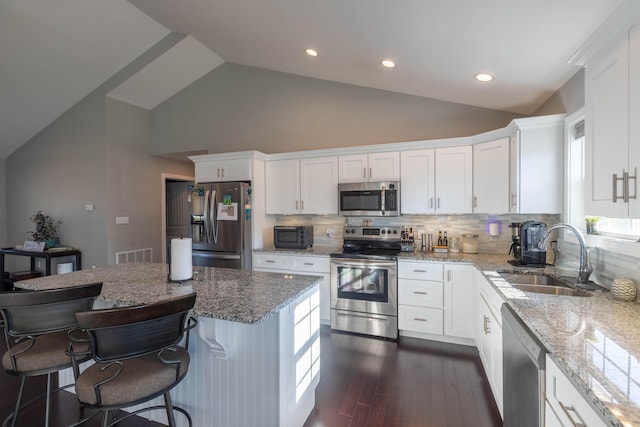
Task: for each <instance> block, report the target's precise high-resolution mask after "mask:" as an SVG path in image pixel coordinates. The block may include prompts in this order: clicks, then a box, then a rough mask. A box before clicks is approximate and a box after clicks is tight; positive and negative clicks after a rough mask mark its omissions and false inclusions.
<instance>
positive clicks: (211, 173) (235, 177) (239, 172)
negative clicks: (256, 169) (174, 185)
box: [195, 156, 252, 182]
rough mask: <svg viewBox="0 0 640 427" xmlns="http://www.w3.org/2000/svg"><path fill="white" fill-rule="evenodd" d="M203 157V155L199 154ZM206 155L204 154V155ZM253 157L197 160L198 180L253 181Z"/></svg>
mask: <svg viewBox="0 0 640 427" xmlns="http://www.w3.org/2000/svg"><path fill="white" fill-rule="evenodd" d="M198 157H201V156H198ZM202 157H204V156H202ZM251 163H252V160H251V159H248V158H247V159H225V158H220V159H216V158H215V157H211V158H209V159H208V160H204V161H200V160H199V161H196V162H195V170H196V181H197V182H228V181H251Z"/></svg>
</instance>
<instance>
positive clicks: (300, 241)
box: [273, 225, 313, 249]
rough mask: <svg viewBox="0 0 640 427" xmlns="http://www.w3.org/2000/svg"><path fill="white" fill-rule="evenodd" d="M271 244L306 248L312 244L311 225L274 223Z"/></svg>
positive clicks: (291, 247) (280, 246) (289, 247)
mask: <svg viewBox="0 0 640 427" xmlns="http://www.w3.org/2000/svg"><path fill="white" fill-rule="evenodd" d="M273 245H274V246H275V247H276V248H281V249H307V248H310V247H312V246H313V226H312V225H292V226H286V225H276V226H275V227H273Z"/></svg>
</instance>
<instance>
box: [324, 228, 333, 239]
mask: <svg viewBox="0 0 640 427" xmlns="http://www.w3.org/2000/svg"><path fill="white" fill-rule="evenodd" d="M325 234H326V235H327V237H328V238H329V239H330V238H331V234H333V233H332V230H331V229H330V228H327V231H326V232H325Z"/></svg>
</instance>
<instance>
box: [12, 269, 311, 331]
mask: <svg viewBox="0 0 640 427" xmlns="http://www.w3.org/2000/svg"><path fill="white" fill-rule="evenodd" d="M167 273H168V269H167V266H166V265H165V264H153V263H131V264H119V265H111V266H108V267H100V268H95V269H92V270H80V271H74V272H71V273H67V274H64V275H54V276H46V277H39V278H37V279H29V280H23V281H20V282H16V286H18V287H20V288H24V289H31V290H41V289H53V288H61V287H68V286H76V285H81V284H87V283H94V282H103V283H104V285H103V288H102V294H101V295H100V297H99V298H98V299H99V300H103V301H107V302H109V303H113V304H115V305H118V306H126V305H135V304H148V303H152V302H155V301H160V300H163V299H169V298H175V297H176V296H179V295H183V294H187V293H190V292H197V294H198V298H197V299H196V304H195V307H194V314H195V315H196V316H203V317H211V318H215V319H222V320H229V321H232V322H240V323H258V322H262V321H264V320H266V319H268V318H269V317H270V316H272V315H273V314H276V313H278V312H279V311H280V310H282V308H284V307H285V306H286V305H288V304H289V303H291V302H292V301H294V300H295V299H296V298H298V297H299V296H300V295H302V294H303V293H304V292H306V291H307V290H309V289H311V288H312V287H313V286H315V285H317V284H319V283H320V281H321V279H322V278H321V277H317V276H302V275H287V277H286V279H283V275H282V274H277V273H262V272H251V271H243V270H233V269H228V268H212V267H194V278H193V280H189V281H186V282H183V283H169V282H167Z"/></svg>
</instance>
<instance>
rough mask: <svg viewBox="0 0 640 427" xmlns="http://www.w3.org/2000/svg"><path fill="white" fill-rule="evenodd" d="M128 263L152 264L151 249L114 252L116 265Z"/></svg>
mask: <svg viewBox="0 0 640 427" xmlns="http://www.w3.org/2000/svg"><path fill="white" fill-rule="evenodd" d="M130 262H153V248H145V249H135V250H133V251H122V252H116V264H128V263H130Z"/></svg>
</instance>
